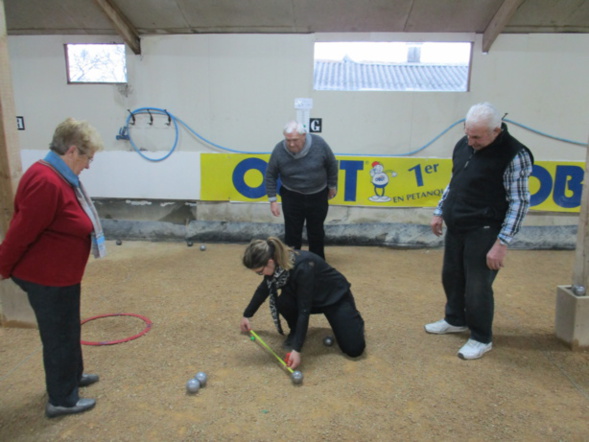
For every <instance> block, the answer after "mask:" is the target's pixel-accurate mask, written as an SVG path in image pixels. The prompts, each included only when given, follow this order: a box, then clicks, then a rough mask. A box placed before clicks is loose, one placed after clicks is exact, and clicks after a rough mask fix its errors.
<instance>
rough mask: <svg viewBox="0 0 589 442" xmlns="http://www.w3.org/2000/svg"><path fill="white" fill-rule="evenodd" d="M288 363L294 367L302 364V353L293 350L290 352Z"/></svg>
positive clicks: (288, 365)
mask: <svg viewBox="0 0 589 442" xmlns="http://www.w3.org/2000/svg"><path fill="white" fill-rule="evenodd" d="M286 365H287V367H290V368H292V369H295V368H297V367H298V366H299V365H301V354H300V353H299V352H298V351H295V350H292V351H291V352H290V353H289V354H288V359H287V361H286Z"/></svg>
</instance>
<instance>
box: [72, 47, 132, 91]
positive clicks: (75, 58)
mask: <svg viewBox="0 0 589 442" xmlns="http://www.w3.org/2000/svg"><path fill="white" fill-rule="evenodd" d="M65 55H66V63H67V79H68V83H126V82H127V64H126V59H125V45H124V44H66V45H65Z"/></svg>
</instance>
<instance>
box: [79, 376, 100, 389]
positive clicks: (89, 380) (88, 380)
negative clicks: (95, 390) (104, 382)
mask: <svg viewBox="0 0 589 442" xmlns="http://www.w3.org/2000/svg"><path fill="white" fill-rule="evenodd" d="M99 380H100V378H99V377H98V375H97V374H86V373H84V374H83V375H82V378H81V379H80V382H78V386H79V387H87V386H88V385H92V384H94V383H96V382H98V381H99Z"/></svg>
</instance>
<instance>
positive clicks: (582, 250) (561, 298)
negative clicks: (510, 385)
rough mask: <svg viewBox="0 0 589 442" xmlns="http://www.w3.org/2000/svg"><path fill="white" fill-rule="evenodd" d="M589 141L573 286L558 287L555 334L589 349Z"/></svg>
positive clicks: (573, 347) (578, 348) (574, 345)
mask: <svg viewBox="0 0 589 442" xmlns="http://www.w3.org/2000/svg"><path fill="white" fill-rule="evenodd" d="M588 223H589V144H588V146H587V154H586V159H585V176H584V181H583V196H582V198H581V212H580V214H579V228H578V231H577V249H576V254H575V266H574V269H573V281H572V285H563V286H558V287H557V290H556V322H555V324H556V327H555V328H556V337H557V338H558V339H560V340H561V341H563V342H564V343H566V344H568V345H569V346H570V347H571V348H572V349H573V350H584V349H589V293H587V289H588V287H589V226H588Z"/></svg>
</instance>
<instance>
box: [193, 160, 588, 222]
mask: <svg viewBox="0 0 589 442" xmlns="http://www.w3.org/2000/svg"><path fill="white" fill-rule="evenodd" d="M269 158H270V155H269V154H265V155H248V154H213V153H210V154H209V153H204V154H202V155H201V180H202V181H201V199H202V200H203V201H265V200H266V189H265V185H264V174H265V172H266V167H267V164H268V163H267V162H268V160H269ZM336 158H337V160H338V167H339V174H338V192H337V196H336V197H335V198H334V199H332V200H331V201H330V204H338V205H345V206H383V207H435V206H436V204H437V203H438V200H439V199H440V197H441V195H442V192H443V191H444V188H445V187H446V185H447V184H448V182H449V181H450V177H451V174H452V160H450V159H436V158H414V157H390V158H389V157H387V158H383V157H368V156H367V157H357V156H345V155H341V156H340V155H338V156H336ZM584 168H585V163H583V162H562V161H538V162H537V163H536V164H535V165H534V171H533V173H532V176H531V178H530V193H531V195H532V199H531V207H532V209H534V210H542V211H551V212H578V211H579V209H580V206H581V193H582V188H583V176H584V171H585V169H584Z"/></svg>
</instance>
